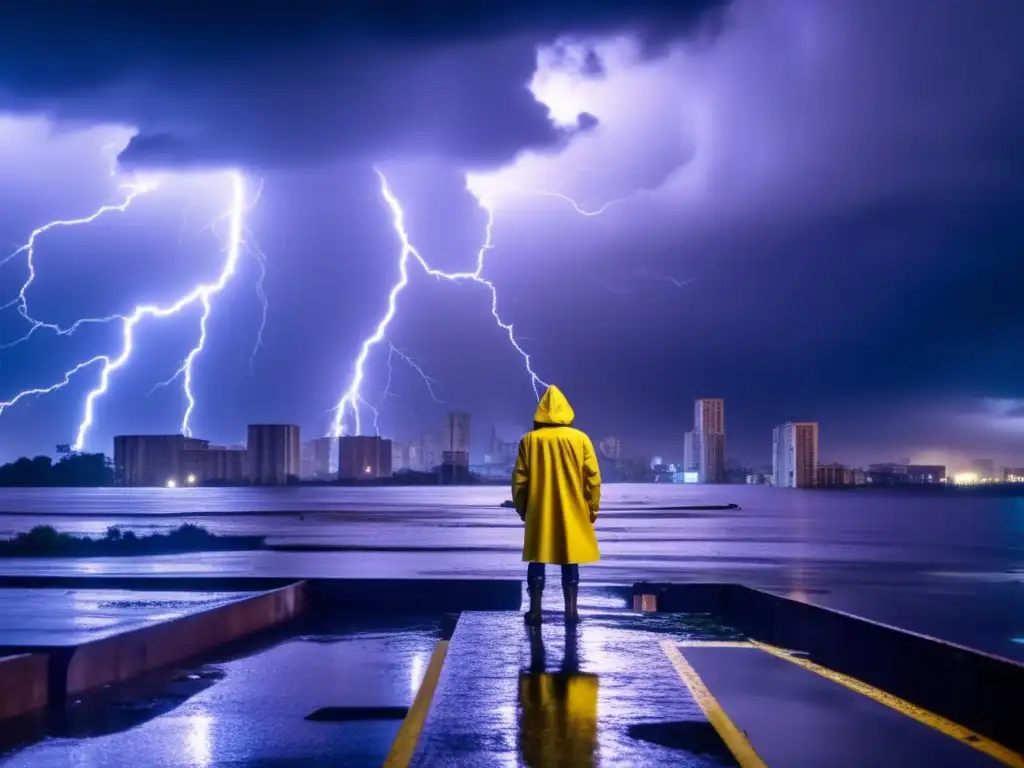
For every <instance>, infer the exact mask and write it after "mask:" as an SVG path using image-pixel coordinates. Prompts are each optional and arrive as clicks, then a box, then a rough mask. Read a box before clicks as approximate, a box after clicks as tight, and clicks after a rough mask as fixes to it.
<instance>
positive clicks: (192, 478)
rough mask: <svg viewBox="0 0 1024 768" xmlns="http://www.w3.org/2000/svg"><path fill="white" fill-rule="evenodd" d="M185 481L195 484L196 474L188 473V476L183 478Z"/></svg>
mask: <svg viewBox="0 0 1024 768" xmlns="http://www.w3.org/2000/svg"><path fill="white" fill-rule="evenodd" d="M185 482H186V483H188V484H189V485H195V484H196V476H195V475H189V476H188V477H186V478H185Z"/></svg>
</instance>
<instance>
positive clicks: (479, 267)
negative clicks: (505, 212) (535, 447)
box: [328, 168, 547, 437]
mask: <svg viewBox="0 0 1024 768" xmlns="http://www.w3.org/2000/svg"><path fill="white" fill-rule="evenodd" d="M374 171H375V172H376V173H377V177H378V178H379V179H380V191H381V195H382V196H383V198H384V201H385V202H386V203H387V205H388V208H389V209H390V211H391V223H392V226H393V227H394V229H395V233H396V234H397V235H398V239H399V241H400V242H401V244H402V251H401V254H400V255H399V257H398V271H399V279H398V280H397V281H396V282H395V284H394V285H393V286H392V287H391V291H390V292H389V293H388V308H387V311H386V312H385V313H384V316H383V317H382V318H381V319H380V321H379V322H378V323H377V327H376V329H375V330H374V332H373V333H372V334H370V335H369V336H367V337H366V338H365V339H363V342H362V344H361V345H360V347H359V354H358V355H357V356H356V359H355V363H354V366H353V367H354V369H355V370H354V372H353V375H352V380H351V382H350V383H349V386H348V389H346V390H345V392H344V393H343V394H342V396H341V399H339V400H338V404H337V406H335V409H334V423H333V426H332V429H331V430H330V431H329V433H328V435H329V436H334V437H340V436H342V435H343V434H344V431H345V430H344V423H345V414H346V412H347V411H349V410H351V411H352V414H353V419H354V422H355V434H357V435H358V434H360V433H361V431H362V426H361V419H360V416H359V403H360V402H363V403H364V404H365V401H364V400H363V399H362V395H361V394H360V388H361V387H362V384H363V379H364V378H365V375H366V374H365V370H364V369H365V365H366V359H367V358H368V357H369V355H370V351H371V350H372V349H373V347H375V346H376V345H377V344H379V343H380V342H381V341H383V340H384V337H385V334H386V333H387V329H388V327H389V326H390V324H391V321H392V320H393V319H394V317H395V314H396V312H397V309H398V307H397V300H398V296H399V294H401V293H402V291H403V290H405V287H406V286H407V285H408V284H409V260H410V259H414V260H415V261H416V262H418V263H419V265H420V266H421V267H422V268H423V271H424V272H426V273H427V274H428V275H430V276H431V277H434V278H437V279H444V280H450V281H452V282H462V281H470V282H474V283H479V284H480V285H483V286H485V287H486V288H487V289H488V290H489V291H490V292H491V315H492V316H493V317H494V320H495V322H496V323H497V324H498V327H499V328H501V329H502V330H504V331H505V332H506V333H507V334H508V338H509V341H510V342H511V343H512V346H513V347H514V348H515V350H516V351H517V352H518V353H519V355H520V356H521V357H522V358H523V362H524V363H525V366H526V371H527V373H529V375H530V383H531V385H532V386H533V392H534V395H536V397H537V398H538V399H540V391H539V390H538V384H540V385H543V386H547V383H546V382H545V381H544V380H543V379H541V378H540V377H539V376H538V375H537V374H536V372H535V371H534V370H533V366H532V363H531V359H530V355H529V354H528V353H527V352H526V350H524V349H523V348H522V347H521V346H519V343H518V341H517V340H516V336H515V332H514V330H513V327H512V324H511V323H506V322H505V321H503V320H502V319H501V315H499V314H498V290H497V288H496V287H495V286H494V283H492V282H491V281H490V280H487V279H486V278H484V277H483V269H484V260H485V257H486V254H487V251H489V250H490V249H491V248H492V247H493V243H492V230H493V228H494V210H493V208H492V207H491V206H490V205H488V204H486V203H485V202H483V201H480V200H479V198H478V202H479V204H480V207H481V208H483V209H484V210H485V211H486V212H487V226H486V229H485V238H484V243H483V245H481V246H480V250H479V251H478V252H477V256H476V269H474V270H473V271H472V272H443V271H441V270H439V269H434V268H433V267H431V266H430V264H429V263H428V262H427V260H426V259H425V258H423V256H422V255H421V254H420V252H419V251H418V250H416V248H415V246H413V244H412V243H411V242H410V240H409V234H408V232H407V231H406V229H405V212H404V211H403V209H402V204H401V203H400V202H399V200H398V198H397V197H396V196H395V194H394V192H392V191H391V186H390V185H389V184H388V180H387V177H386V176H385V175H384V173H383V172H382V171H381V170H380V169H379V168H375V169H374Z"/></svg>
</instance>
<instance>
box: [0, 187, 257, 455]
mask: <svg viewBox="0 0 1024 768" xmlns="http://www.w3.org/2000/svg"><path fill="white" fill-rule="evenodd" d="M231 180H232V196H231V206H230V208H229V210H228V212H227V213H225V214H224V216H223V217H222V218H226V219H228V220H229V222H230V233H229V235H228V239H227V244H226V246H225V251H226V254H227V255H226V257H225V261H224V266H223V268H222V269H221V272H220V274H219V276H218V277H217V279H216V280H215V281H214V282H211V283H200V284H199V285H196V286H195V287H193V288H192V289H191V290H189V291H188V292H187V293H185V294H184V295H183V296H181V297H179V298H178V299H177V300H176V301H174V302H173V303H170V304H166V305H163V306H160V305H156V304H144V305H138V306H136V307H135V309H134V310H133V311H132V312H131V313H130V314H128V315H115V316H113V317H112V318H110V319H111V320H112V319H120V320H121V323H122V345H121V351H120V354H118V355H117V357H109V356H107V355H100V356H97V357H94V358H92V359H91V360H88V361H86V362H84V363H80V364H79V365H77V366H75V367H74V368H72V369H71V370H69V371H68V372H67V373H65V374H64V378H63V379H62V380H61V381H60V382H58V383H57V384H55V385H53V386H51V387H46V388H39V389H32V390H26V391H25V392H21V393H19V394H18V395H16V396H15V397H14V398H12V399H11V400H10V401H8V402H6V403H0V412H2V410H3V408H5V407H7V406H10V405H13V404H14V403H15V402H17V401H18V400H20V399H21V398H23V397H26V396H28V395H38V394H45V393H47V392H52V391H54V390H56V389H60V388H62V387H64V386H66V385H67V383H68V382H69V380H70V378H71V377H72V376H73V375H74V374H75V373H77V372H78V371H80V370H81V369H83V368H85V367H87V366H89V365H92V364H93V363H95V362H100V361H102V363H103V367H102V369H101V370H100V381H99V384H97V385H96V386H95V387H94V388H93V389H92V390H90V391H89V393H88V394H87V395H86V398H85V408H84V415H83V417H82V421H81V423H80V424H79V425H78V431H77V434H76V437H75V442H74V445H73V449H74V450H76V451H79V450H82V446H83V444H84V443H85V439H86V436H87V434H88V431H89V427H90V426H92V422H93V416H94V409H95V403H96V400H97V399H99V398H100V397H102V396H103V395H104V394H105V393H106V392H107V390H108V389H109V386H110V376H111V374H113V373H115V372H116V371H118V370H119V369H120V368H122V367H123V366H124V365H125V364H126V363H127V362H128V360H129V359H130V357H131V354H132V351H133V350H134V342H135V328H136V326H137V325H138V324H139V322H140V321H141V320H142V319H143V318H145V317H156V318H164V317H168V316H170V315H174V314H177V313H178V312H180V311H181V310H183V309H184V308H186V307H188V306H191V305H193V304H195V303H196V302H199V303H200V304H202V306H203V314H202V319H201V321H200V338H199V342H198V343H197V344H196V346H195V348H193V349H192V351H191V352H189V354H188V356H187V357H186V358H185V361H184V362H183V363H182V365H181V368H180V369H179V373H180V374H183V375H184V378H185V385H184V388H185V395H186V398H187V399H188V403H189V404H188V408H187V409H186V412H185V417H184V420H183V422H182V432H183V433H184V434H191V431H190V429H189V426H188V421H189V417H190V416H191V413H192V410H193V408H194V407H195V398H194V397H193V394H192V389H191V385H192V364H193V362H194V361H195V358H196V357H197V356H198V355H199V353H200V352H202V350H203V348H204V346H205V344H206V324H207V320H208V319H209V315H210V311H211V309H212V303H211V300H212V298H213V297H214V296H216V295H217V294H219V293H220V292H221V291H222V290H223V289H224V287H225V286H226V285H227V283H228V282H229V280H230V279H231V277H232V276H233V275H234V273H235V270H236V268H237V265H238V259H239V254H240V252H241V248H242V245H243V240H242V235H243V230H244V226H243V218H244V214H245V211H246V210H247V206H246V204H245V181H244V179H243V178H242V176H241V174H239V173H232V174H231ZM136 194H137V193H136ZM177 375H178V374H175V377H176V376H177ZM173 378H174V377H172V380H173Z"/></svg>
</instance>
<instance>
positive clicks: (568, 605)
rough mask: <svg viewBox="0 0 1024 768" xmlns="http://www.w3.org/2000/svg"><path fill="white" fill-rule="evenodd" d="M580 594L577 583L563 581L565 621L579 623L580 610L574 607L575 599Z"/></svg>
mask: <svg viewBox="0 0 1024 768" xmlns="http://www.w3.org/2000/svg"><path fill="white" fill-rule="evenodd" d="M579 594H580V585H579V583H578V582H577V583H563V584H562V595H563V596H564V597H565V623H566V624H579V621H580V612H579V611H578V610H577V609H576V600H577V598H578V597H579Z"/></svg>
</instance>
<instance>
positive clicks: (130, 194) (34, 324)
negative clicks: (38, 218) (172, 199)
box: [0, 182, 157, 349]
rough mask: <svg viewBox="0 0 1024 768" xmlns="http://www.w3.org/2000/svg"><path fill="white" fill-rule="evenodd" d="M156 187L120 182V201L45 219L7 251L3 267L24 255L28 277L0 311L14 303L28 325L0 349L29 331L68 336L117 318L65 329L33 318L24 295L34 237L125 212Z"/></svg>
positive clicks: (31, 275) (30, 276) (32, 275)
mask: <svg viewBox="0 0 1024 768" xmlns="http://www.w3.org/2000/svg"><path fill="white" fill-rule="evenodd" d="M156 186H157V183H156V182H131V183H126V184H122V185H121V186H120V187H119V189H120V191H121V192H122V193H123V194H124V198H123V199H122V200H121V202H119V203H108V204H107V205H104V206H101V207H100V208H97V209H96V210H95V211H94V212H93V213H91V214H89V215H88V216H83V217H81V218H77V219H57V220H55V221H50V222H47V223H46V224H43V225H42V226H41V227H39V228H37V229H34V230H33V231H32V234H31V235H29V238H28V240H27V241H26V242H25V243H24V245H22V246H21V247H20V248H18V249H17V250H16V251H14V252H12V253H10V254H8V255H7V256H6V257H4V259H3V260H2V261H0V266H3V265H4V264H6V263H7V262H8V261H10V260H11V259H13V258H14V257H15V256H18V255H20V254H22V253H24V254H25V264H26V266H27V267H28V277H27V278H25V282H24V283H22V285H21V290H19V291H18V295H17V296H15V297H14V298H13V299H11V300H10V301H8V302H7V303H6V304H4V305H2V306H0V311H3V310H5V309H7V308H8V307H11V306H13V305H15V304H16V305H17V306H18V314H20V315H21V316H22V317H23V318H25V319H26V320H27V321H28V322H29V323H30V324H31V327H30V328H29V330H28V331H27V332H26V333H25V335H24V336H22V337H20V338H19V339H17V340H15V341H12V342H9V343H7V344H4V345H3V346H2V347H0V349H6V348H7V347H13V346H15V345H17V344H21V343H22V342H24V341H27V340H28V339H29V338H30V337H31V336H32V334H34V333H35V332H36V331H38V330H39V329H40V328H46V329H47V330H51V331H55V332H56V333H58V334H61V335H70V334H73V333H74V332H75V331H76V330H78V329H79V328H80V327H81V326H82V325H84V324H87V323H109V322H110V321H112V320H117V319H119V316H118V315H113V316H111V317H103V318H88V319H85V320H79V321H78V322H76V323H74V324H73V325H71V326H70V327H68V328H62V327H61V326H59V325H56V324H54V323H45V322H43V321H41V320H36V319H35V318H33V317H32V316H31V315H29V313H28V297H27V296H26V295H25V294H26V292H27V291H28V289H29V287H30V286H31V285H32V283H33V282H34V281H35V279H36V265H35V253H36V240H37V239H38V238H39V236H40V235H42V234H43V233H45V232H48V231H49V230H51V229H55V228H58V227H74V226H78V225H79V224H91V223H92V222H94V221H96V219H98V218H100V217H101V216H102V215H103V214H105V213H110V212H111V211H117V212H119V213H124V212H125V211H127V210H128V208H130V207H131V204H132V203H133V202H135V198H137V197H138V196H139V195H141V194H143V193H145V192H149V191H151V190H153V189H155V188H156Z"/></svg>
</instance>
